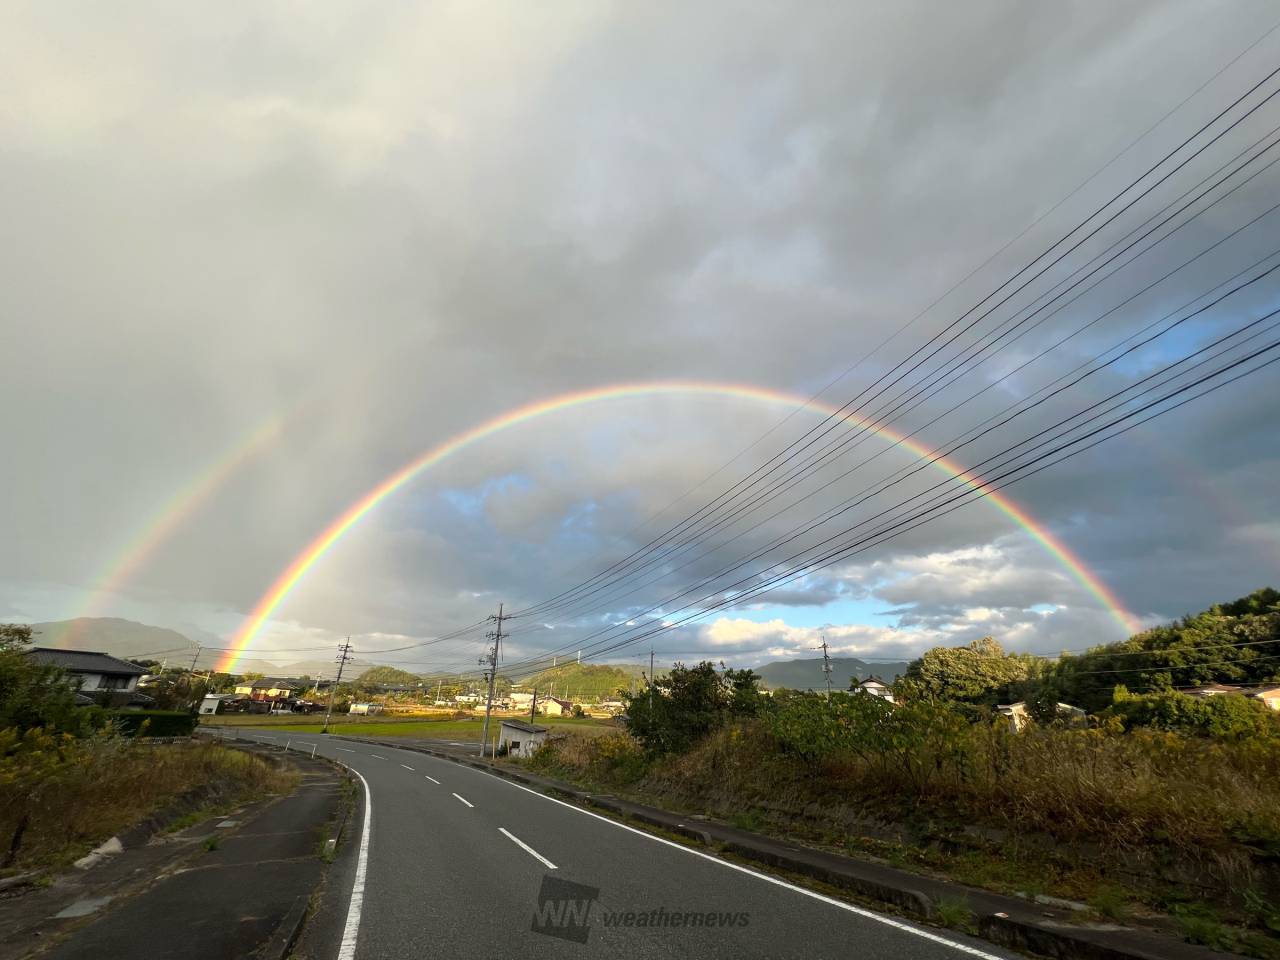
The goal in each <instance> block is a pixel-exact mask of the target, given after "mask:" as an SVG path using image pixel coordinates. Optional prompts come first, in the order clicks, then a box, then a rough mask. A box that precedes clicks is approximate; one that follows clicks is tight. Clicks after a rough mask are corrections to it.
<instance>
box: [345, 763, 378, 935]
mask: <svg viewBox="0 0 1280 960" xmlns="http://www.w3.org/2000/svg"><path fill="white" fill-rule="evenodd" d="M338 762H339V763H342V761H341V760H339V761H338ZM342 765H343V766H344V767H347V765H346V764H345V763H343V764H342ZM347 769H348V770H350V771H351V772H352V773H354V774H355V775H356V776H357V777H360V782H361V783H362V784H364V824H363V825H362V826H361V828H360V853H359V856H358V857H357V859H356V877H355V880H353V881H352V883H351V902H350V904H349V905H348V906H347V924H346V926H345V927H344V928H343V930H342V943H341V945H340V946H339V947H338V960H355V956H356V938H357V937H358V936H359V934H360V913H361V911H362V910H363V909H364V877H365V873H366V871H367V870H368V868H369V825H370V824H371V823H372V822H373V793H372V791H370V790H369V781H368V780H366V779H365V778H364V776H363V775H362V774H361V773H360V771H359V770H356V769H355V768H353V767H347Z"/></svg>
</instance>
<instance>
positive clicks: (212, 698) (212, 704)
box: [200, 693, 248, 716]
mask: <svg viewBox="0 0 1280 960" xmlns="http://www.w3.org/2000/svg"><path fill="white" fill-rule="evenodd" d="M247 705H248V701H247V698H245V697H243V696H241V695H240V694H238V693H210V694H206V695H205V698H204V699H203V700H201V701H200V713H201V715H202V716H208V715H210V714H218V713H239V712H241V711H242V710H243V709H244V707H245V706H247ZM237 708H239V709H237Z"/></svg>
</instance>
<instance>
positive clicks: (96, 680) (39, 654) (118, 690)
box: [27, 647, 151, 707]
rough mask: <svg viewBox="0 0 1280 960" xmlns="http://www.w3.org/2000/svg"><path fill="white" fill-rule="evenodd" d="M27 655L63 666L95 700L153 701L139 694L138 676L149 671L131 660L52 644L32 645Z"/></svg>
mask: <svg viewBox="0 0 1280 960" xmlns="http://www.w3.org/2000/svg"><path fill="white" fill-rule="evenodd" d="M27 656H29V657H30V658H31V659H32V660H34V661H35V662H36V663H39V664H43V665H46V666H52V667H60V668H61V669H62V670H63V671H64V672H65V673H66V675H67V677H68V678H69V679H70V680H71V681H72V682H73V683H74V684H75V685H76V689H77V690H78V691H79V693H80V695H81V696H82V697H87V698H89V699H91V700H92V701H93V702H95V703H100V702H106V703H107V704H108V705H110V706H117V707H119V706H125V705H126V704H130V703H132V702H134V701H137V702H138V703H140V704H144V705H145V704H146V703H150V702H151V698H150V697H144V696H142V695H141V694H139V693H138V678H139V677H141V676H142V675H143V674H145V673H146V672H147V671H146V670H144V669H143V668H142V667H140V666H138V665H137V664H136V663H130V662H129V661H128V660H121V659H119V658H118V657H113V656H111V655H110V654H107V653H96V652H93V651H90V650H54V649H52V648H50V647H33V648H32V649H31V650H29V651H28V652H27ZM77 702H78V701H77Z"/></svg>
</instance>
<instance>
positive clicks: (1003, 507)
mask: <svg viewBox="0 0 1280 960" xmlns="http://www.w3.org/2000/svg"><path fill="white" fill-rule="evenodd" d="M662 394H694V395H697V394H702V395H713V396H721V397H736V398H739V399H743V400H752V401H756V402H762V403H772V404H779V405H785V406H790V407H793V408H795V407H807V408H808V409H810V410H813V411H814V412H815V413H819V414H822V415H823V416H827V417H830V416H838V417H840V419H842V420H844V421H845V422H847V423H850V424H854V425H856V426H861V427H865V428H867V429H869V430H871V431H872V432H874V433H876V434H878V435H879V436H881V437H883V438H885V439H886V440H888V441H890V442H893V443H898V444H900V445H901V446H902V447H903V448H905V449H907V450H910V451H911V452H913V453H915V454H917V455H919V456H924V457H931V456H932V455H933V453H932V451H930V450H929V449H928V448H927V447H925V446H924V445H922V444H920V443H918V442H917V441H914V440H911V439H910V438H908V437H905V436H904V435H903V434H901V433H898V432H896V431H894V430H891V429H889V428H887V427H879V426H873V425H871V424H869V423H867V422H866V421H865V420H864V419H863V418H861V417H858V416H856V415H853V414H845V413H840V412H839V410H838V408H836V407H833V406H831V405H829V404H826V403H822V402H818V401H816V400H809V399H807V398H805V397H801V396H798V395H796V394H791V393H785V392H783V391H780V390H770V389H767V388H764V387H755V386H750V385H746V384H736V383H707V382H697V381H693V382H684V381H667V382H662V381H660V382H654V383H626V384H615V385H613V386H607V387H599V388H596V389H593V390H579V391H575V392H572V393H564V394H560V395H559V396H555V397H550V398H548V399H545V400H538V401H535V402H533V403H529V404H526V405H525V406H522V407H518V408H516V409H514V410H510V411H508V412H506V413H502V414H499V415H498V416H496V417H493V418H492V419H489V420H486V421H484V422H483V423H481V424H478V425H477V426H475V427H473V428H471V429H470V430H466V431H464V432H462V433H459V434H456V435H455V436H453V437H450V438H449V439H448V440H445V441H444V442H443V443H440V444H438V445H437V446H434V447H432V448H431V449H430V450H427V451H426V452H425V453H423V454H422V455H421V456H419V457H417V458H416V459H414V460H412V461H410V462H409V463H406V464H405V465H404V466H403V467H401V468H400V469H399V470H397V471H396V472H395V473H393V474H391V475H390V476H388V477H387V478H386V479H384V480H383V481H382V482H381V483H379V484H378V485H377V486H376V487H374V488H373V489H372V490H370V491H369V492H368V493H366V494H365V495H364V496H363V497H361V498H360V499H359V500H357V501H356V502H355V503H353V504H351V506H349V507H348V508H347V509H346V510H345V511H343V513H342V514H341V515H339V516H338V517H337V518H336V519H335V520H334V521H333V522H332V523H330V524H329V526H327V527H326V528H325V529H324V530H322V531H321V532H320V533H319V535H317V536H316V538H315V539H314V540H312V541H311V543H310V544H308V545H307V547H306V549H305V550H303V551H302V552H301V553H299V554H298V555H297V556H296V557H294V559H293V561H292V562H291V563H290V564H289V565H288V566H287V567H286V568H285V569H284V571H283V572H282V573H281V574H280V575H279V576H278V577H277V578H276V580H275V582H274V583H273V584H272V585H271V588H270V589H269V590H268V591H267V592H266V593H265V594H263V595H262V598H261V599H260V600H259V601H258V603H257V604H256V605H255V606H254V608H253V611H252V613H250V615H249V617H248V618H247V619H246V620H245V622H244V624H243V625H242V626H241V627H240V629H239V630H238V631H237V632H236V634H235V636H234V638H233V639H232V641H231V645H230V647H229V648H228V650H227V652H226V653H224V654H223V656H222V658H221V659H220V660H219V662H218V665H217V669H218V670H220V671H223V672H232V671H233V670H234V668H235V665H236V663H237V661H238V660H239V659H240V657H241V656H243V655H244V654H245V652H246V651H247V650H248V648H249V646H250V645H251V644H252V643H253V641H254V639H255V638H256V637H257V635H258V633H259V632H260V631H261V630H262V628H263V626H264V625H265V624H266V623H267V621H268V620H269V619H270V618H271V616H272V614H274V613H275V612H276V610H277V609H279V607H280V605H281V604H282V603H283V602H284V600H285V598H286V597H288V596H289V594H290V592H292V590H293V589H294V588H295V587H296V586H297V585H298V584H299V582H301V580H302V579H303V577H305V576H306V575H307V572H308V571H309V570H310V569H311V568H312V567H313V566H315V565H316V563H317V562H318V561H319V560H320V558H321V557H323V556H324V555H325V554H326V553H327V552H328V551H329V550H330V549H332V548H333V547H334V545H336V544H337V542H338V541H339V540H341V539H342V537H343V536H344V535H345V534H346V532H347V531H348V530H350V529H351V528H352V527H354V526H355V525H356V524H357V523H359V522H360V521H361V520H362V519H363V518H364V517H365V516H366V515H367V514H368V513H369V512H371V511H372V510H373V509H374V508H375V507H377V506H378V504H380V503H381V502H382V501H383V500H385V499H387V498H388V497H390V496H391V495H392V494H394V493H396V492H397V491H399V490H400V489H401V488H402V487H404V486H405V485H406V484H408V483H409V482H410V481H412V480H413V479H415V478H416V477H417V476H419V475H420V474H421V473H423V472H424V471H426V470H429V469H430V468H431V467H434V466H435V465H436V464H438V463H440V462H441V461H442V460H445V459H446V458H448V457H450V456H452V455H453V454H455V453H457V452H458V451H459V450H463V449H465V448H466V447H469V446H470V445H471V444H473V443H477V442H479V441H481V440H484V439H485V438H487V437H491V436H493V435H494V434H497V433H501V432H502V431H504V430H509V429H511V428H512V427H516V426H519V425H520V424H522V423H528V422H529V421H531V420H536V419H538V418H539V417H545V416H547V415H548V414H552V413H556V412H558V411H561V410H567V409H570V408H572V407H579V406H584V405H586V404H591V403H600V402H602V401H606V400H621V399H627V398H631V397H646V396H654V395H662ZM933 465H934V466H935V467H937V468H938V469H939V470H941V471H943V472H944V473H946V474H947V475H948V476H951V477H959V478H961V480H962V482H964V483H965V484H967V485H968V486H969V487H971V488H973V489H975V490H983V491H984V492H985V493H986V499H987V500H988V501H989V502H990V503H991V504H992V505H993V506H995V507H996V508H998V509H999V510H1000V511H1002V512H1003V513H1004V514H1005V515H1007V516H1008V517H1009V518H1011V519H1012V520H1013V521H1014V522H1016V523H1017V524H1018V525H1019V526H1021V527H1022V528H1023V529H1024V530H1026V531H1027V533H1029V534H1030V535H1031V536H1032V537H1033V538H1034V539H1035V540H1037V541H1038V542H1039V543H1040V544H1041V546H1043V547H1044V548H1045V550H1047V551H1048V552H1049V553H1050V554H1051V555H1052V556H1053V557H1054V559H1056V560H1057V561H1058V563H1060V564H1061V565H1062V566H1063V568H1065V569H1066V570H1067V572H1068V573H1069V574H1070V575H1071V576H1072V577H1073V578H1074V579H1075V580H1077V581H1079V582H1080V584H1081V585H1082V586H1084V588H1085V589H1086V590H1088V591H1089V593H1091V594H1092V595H1093V596H1094V597H1096V598H1097V600H1098V601H1099V602H1100V603H1101V604H1102V606H1103V607H1104V608H1105V609H1106V610H1107V612H1108V613H1109V614H1110V615H1111V617H1112V618H1113V619H1114V620H1115V621H1116V623H1117V624H1119V625H1120V627H1121V628H1122V629H1123V630H1124V632H1125V634H1126V635H1128V634H1129V633H1134V632H1137V631H1138V630H1139V629H1140V627H1139V625H1138V624H1137V623H1136V621H1135V620H1134V619H1133V618H1132V617H1131V616H1130V615H1129V613H1127V612H1126V610H1125V608H1124V606H1123V604H1122V603H1121V602H1120V600H1119V599H1118V598H1117V597H1116V595H1115V594H1114V593H1113V592H1112V591H1111V590H1110V588H1108V587H1107V585H1106V584H1105V583H1103V582H1102V581H1101V580H1100V579H1099V578H1098V577H1097V576H1096V575H1095V574H1094V573H1093V572H1092V571H1091V570H1089V568H1088V567H1087V566H1085V564H1084V562H1083V561H1082V560H1081V559H1080V558H1079V557H1077V556H1076V555H1075V554H1074V553H1073V552H1072V551H1071V550H1070V548H1068V547H1067V545H1066V544H1065V543H1063V542H1062V541H1061V540H1059V539H1057V538H1056V537H1055V536H1054V535H1053V534H1052V533H1051V532H1049V531H1048V530H1047V529H1045V528H1044V527H1042V526H1041V525H1039V524H1038V523H1036V522H1035V520H1034V519H1033V518H1032V517H1030V516H1029V515H1028V514H1027V513H1026V511H1024V510H1023V509H1022V508H1021V507H1020V506H1018V505H1017V504H1016V503H1015V502H1014V501H1013V500H1011V499H1010V498H1009V497H1008V496H1006V495H1005V494H1003V493H1000V492H998V491H992V490H988V489H987V488H986V487H984V485H983V484H982V482H981V481H979V480H973V479H970V478H968V477H965V476H964V473H965V471H964V468H962V467H960V466H958V465H957V464H955V463H952V462H951V461H949V460H946V459H938V460H935V461H934V463H933Z"/></svg>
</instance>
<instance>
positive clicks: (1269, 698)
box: [1249, 687, 1280, 710]
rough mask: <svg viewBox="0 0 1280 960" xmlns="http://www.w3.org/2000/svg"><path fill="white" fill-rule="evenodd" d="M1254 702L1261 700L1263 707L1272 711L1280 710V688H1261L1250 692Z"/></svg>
mask: <svg viewBox="0 0 1280 960" xmlns="http://www.w3.org/2000/svg"><path fill="white" fill-rule="evenodd" d="M1249 696H1250V697H1251V698H1252V699H1254V700H1261V701H1262V704H1263V706H1266V707H1270V708H1271V709H1272V710H1280V687H1259V688H1258V689H1257V690H1252V691H1250V692H1249Z"/></svg>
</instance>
